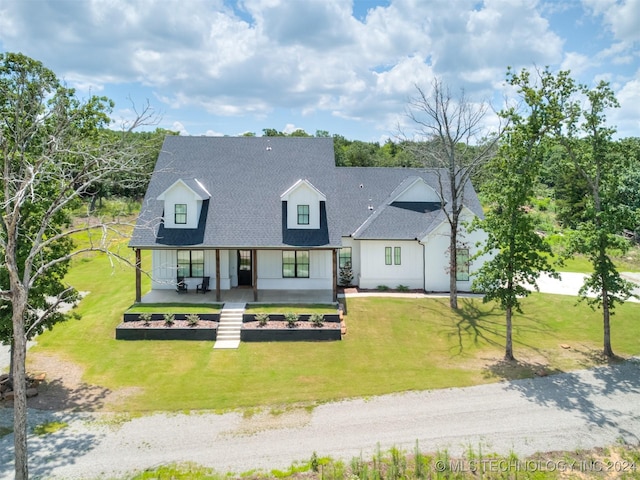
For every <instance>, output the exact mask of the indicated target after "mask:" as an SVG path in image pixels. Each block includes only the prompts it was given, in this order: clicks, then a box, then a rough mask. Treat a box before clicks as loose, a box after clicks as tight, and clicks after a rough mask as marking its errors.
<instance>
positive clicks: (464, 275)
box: [456, 248, 469, 282]
mask: <svg viewBox="0 0 640 480" xmlns="http://www.w3.org/2000/svg"><path fill="white" fill-rule="evenodd" d="M456 264H457V269H456V280H457V281H459V282H466V281H468V280H469V249H468V248H456Z"/></svg>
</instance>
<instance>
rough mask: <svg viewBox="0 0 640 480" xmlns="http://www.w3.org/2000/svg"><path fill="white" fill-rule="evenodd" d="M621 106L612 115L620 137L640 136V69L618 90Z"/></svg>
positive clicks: (617, 95) (612, 121) (611, 117)
mask: <svg viewBox="0 0 640 480" xmlns="http://www.w3.org/2000/svg"><path fill="white" fill-rule="evenodd" d="M616 98H617V99H618V102H619V103H620V108H619V109H616V110H614V111H613V112H612V113H611V114H610V115H609V117H610V121H611V123H612V124H613V125H616V126H617V128H618V136H619V137H640V111H639V110H638V105H640V71H638V72H637V73H636V78H634V79H633V80H630V81H629V82H627V83H626V84H624V85H623V86H622V88H621V89H620V90H618V91H617V92H616Z"/></svg>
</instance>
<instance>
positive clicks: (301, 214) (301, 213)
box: [298, 205, 309, 225]
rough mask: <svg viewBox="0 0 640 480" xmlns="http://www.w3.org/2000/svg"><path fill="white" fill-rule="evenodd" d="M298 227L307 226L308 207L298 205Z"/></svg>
mask: <svg viewBox="0 0 640 480" xmlns="http://www.w3.org/2000/svg"><path fill="white" fill-rule="evenodd" d="M298 225H309V205H298Z"/></svg>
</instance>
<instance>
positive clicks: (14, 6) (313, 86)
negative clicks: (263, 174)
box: [0, 0, 640, 141]
mask: <svg viewBox="0 0 640 480" xmlns="http://www.w3.org/2000/svg"><path fill="white" fill-rule="evenodd" d="M0 51H5V52H6V51H13V52H18V51H19V52H22V53H24V54H26V55H28V56H30V57H33V58H35V59H37V60H40V61H41V62H43V63H44V64H45V65H46V66H47V67H49V68H50V69H52V70H53V71H54V72H55V73H56V74H57V75H58V76H59V77H60V78H62V79H64V80H65V81H66V83H67V84H68V85H69V86H72V87H75V88H76V89H77V90H78V93H79V95H80V96H88V95H90V94H99V95H106V96H108V97H110V98H112V99H113V100H114V101H115V102H116V109H115V111H114V115H113V116H114V122H115V124H116V125H117V124H118V123H120V122H122V121H126V120H127V119H129V118H131V115H132V108H131V101H133V103H134V104H135V105H136V106H138V107H141V106H142V105H143V104H144V103H145V102H146V101H147V100H148V101H149V103H150V105H151V106H152V107H153V108H154V109H155V111H156V112H158V113H159V114H161V121H160V123H159V124H158V126H160V127H163V128H167V129H171V130H177V131H180V132H181V133H182V134H185V135H239V134H242V133H244V132H254V133H256V134H258V135H260V134H261V133H262V129H264V128H275V129H277V130H282V131H287V132H290V131H292V130H294V129H296V128H302V129H304V130H306V131H307V132H309V133H315V132H316V130H327V131H329V132H330V133H332V134H334V133H338V134H341V135H344V136H345V137H347V138H349V139H359V140H365V141H384V140H385V139H386V138H390V137H393V136H394V135H395V133H397V131H398V127H400V128H402V129H403V130H405V131H410V130H411V127H412V125H411V123H410V122H409V121H408V119H407V116H406V115H405V109H406V106H407V101H408V99H409V98H410V97H411V96H413V95H415V93H416V85H419V86H421V87H423V88H426V89H429V87H430V85H431V83H432V81H433V79H434V78H439V79H440V80H442V81H443V82H445V84H447V85H448V86H450V87H451V88H452V90H453V91H454V92H457V91H459V89H464V91H465V93H466V95H467V97H468V98H469V99H470V100H472V101H477V102H481V101H490V102H492V103H493V105H494V106H495V107H496V108H499V107H500V106H501V101H502V100H503V99H504V98H505V96H509V95H510V94H511V93H512V92H511V91H509V89H507V88H506V86H505V85H504V78H505V72H506V69H507V66H512V67H515V68H516V69H520V68H523V67H526V68H535V67H536V66H537V67H544V66H547V65H548V66H550V67H551V68H552V69H553V70H558V69H570V70H571V72H572V75H573V77H574V78H576V79H578V80H579V81H581V82H583V83H586V84H588V85H594V84H595V82H598V81H599V80H606V81H609V82H610V83H611V85H612V87H613V89H614V91H615V92H616V94H617V97H618V100H619V101H620V103H621V108H620V109H617V110H615V111H612V112H611V113H610V114H609V115H608V118H609V120H610V122H611V123H612V124H614V125H616V126H617V127H618V132H619V136H620V137H626V136H640V0H558V1H555V0H550V1H544V0H539V1H536V0H485V1H476V0H443V1H441V0H352V1H351V0H235V1H232V0H188V1H185V0H143V1H142V0H141V1H137V0H49V1H47V0H0ZM492 120H494V119H491V118H488V119H487V121H488V122H489V123H490V122H491V121H492Z"/></svg>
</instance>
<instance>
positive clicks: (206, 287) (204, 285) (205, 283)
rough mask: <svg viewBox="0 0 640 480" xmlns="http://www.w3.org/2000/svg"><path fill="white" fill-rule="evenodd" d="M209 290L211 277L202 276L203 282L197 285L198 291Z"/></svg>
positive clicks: (204, 291) (205, 291)
mask: <svg viewBox="0 0 640 480" xmlns="http://www.w3.org/2000/svg"><path fill="white" fill-rule="evenodd" d="M208 291H209V277H202V283H200V284H198V285H196V293H198V292H202V293H207V292H208Z"/></svg>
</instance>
